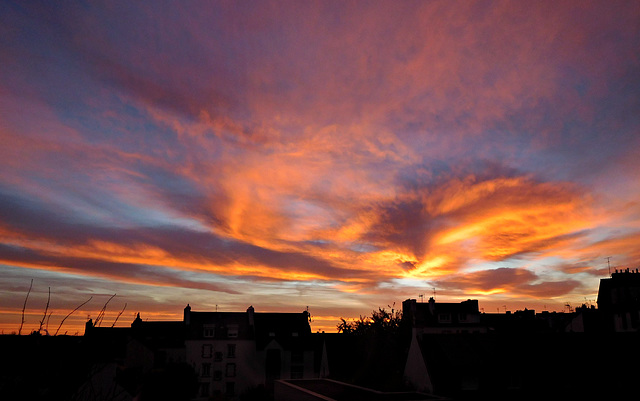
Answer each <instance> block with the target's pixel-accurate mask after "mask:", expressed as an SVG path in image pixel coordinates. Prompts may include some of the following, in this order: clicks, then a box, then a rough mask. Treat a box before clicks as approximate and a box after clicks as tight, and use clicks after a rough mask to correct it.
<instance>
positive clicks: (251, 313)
mask: <svg viewBox="0 0 640 401" xmlns="http://www.w3.org/2000/svg"><path fill="white" fill-rule="evenodd" d="M253 312H254V309H253V305H250V306H249V307H248V308H247V317H248V318H249V326H253Z"/></svg>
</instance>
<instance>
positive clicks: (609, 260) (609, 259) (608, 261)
mask: <svg viewBox="0 0 640 401" xmlns="http://www.w3.org/2000/svg"><path fill="white" fill-rule="evenodd" d="M605 259H607V267H609V277H611V256H607V257H606V258H605Z"/></svg>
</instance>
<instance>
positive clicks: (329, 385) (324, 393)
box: [275, 379, 443, 401]
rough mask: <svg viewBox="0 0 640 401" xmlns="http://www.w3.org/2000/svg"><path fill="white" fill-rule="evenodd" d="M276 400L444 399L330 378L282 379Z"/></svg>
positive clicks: (379, 400)
mask: <svg viewBox="0 0 640 401" xmlns="http://www.w3.org/2000/svg"><path fill="white" fill-rule="evenodd" d="M276 387H278V388H277V389H276V394H275V400H276V401H285V400H294V399H305V400H323V401H417V400H443V398H441V397H437V396H434V395H430V394H424V393H418V392H381V391H376V390H371V389H367V388H364V387H358V386H354V385H351V384H347V383H342V382H338V381H335V380H330V379H309V380H306V379H299V380H280V381H279V382H278V384H277V386H276Z"/></svg>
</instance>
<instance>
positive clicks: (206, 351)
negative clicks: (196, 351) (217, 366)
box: [202, 344, 213, 358]
mask: <svg viewBox="0 0 640 401" xmlns="http://www.w3.org/2000/svg"><path fill="white" fill-rule="evenodd" d="M212 354H213V345H211V344H204V345H202V357H203V358H211V355H212Z"/></svg>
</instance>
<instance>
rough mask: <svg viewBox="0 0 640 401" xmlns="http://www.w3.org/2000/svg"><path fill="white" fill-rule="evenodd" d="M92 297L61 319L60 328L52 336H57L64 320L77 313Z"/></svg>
mask: <svg viewBox="0 0 640 401" xmlns="http://www.w3.org/2000/svg"><path fill="white" fill-rule="evenodd" d="M92 298H93V297H91V298H89V299H87V300H86V301H84V302H83V303H81V304H80V305H79V306H78V307H77V308H75V309H74V310H72V311H71V312H69V314H68V315H67V316H65V317H64V319H62V321H61V322H60V326H58V330H56V333H55V334H54V336H57V335H58V332H59V331H60V327H62V323H64V321H65V320H67V318H68V317H69V316H71V314H72V313H73V312H75V311H77V310H78V309H80V308H82V307H83V306H84V305H85V304H86V303H87V302H89V301H91V299H92Z"/></svg>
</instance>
